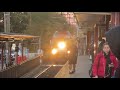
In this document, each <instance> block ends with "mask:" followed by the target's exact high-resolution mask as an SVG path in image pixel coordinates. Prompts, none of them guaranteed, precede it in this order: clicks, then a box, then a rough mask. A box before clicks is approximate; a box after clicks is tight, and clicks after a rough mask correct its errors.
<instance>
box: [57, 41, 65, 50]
mask: <svg viewBox="0 0 120 90" xmlns="http://www.w3.org/2000/svg"><path fill="white" fill-rule="evenodd" d="M58 47H59V48H60V49H64V48H65V47H66V44H65V42H59V43H58Z"/></svg>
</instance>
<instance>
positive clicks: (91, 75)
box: [89, 57, 101, 78]
mask: <svg viewBox="0 0 120 90" xmlns="http://www.w3.org/2000/svg"><path fill="white" fill-rule="evenodd" d="M100 58H101V57H99V61H98V66H97V71H98V68H99V63H100ZM92 66H93V63H92V64H91V67H90V70H89V76H90V77H91V78H92V77H93V73H92Z"/></svg>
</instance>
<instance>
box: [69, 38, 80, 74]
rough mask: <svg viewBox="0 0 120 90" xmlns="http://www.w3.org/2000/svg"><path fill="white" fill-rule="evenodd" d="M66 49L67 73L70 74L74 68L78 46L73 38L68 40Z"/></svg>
mask: <svg viewBox="0 0 120 90" xmlns="http://www.w3.org/2000/svg"><path fill="white" fill-rule="evenodd" d="M68 51H69V56H68V62H69V74H72V73H74V72H75V68H76V64H77V56H78V48H77V45H76V43H75V40H74V39H71V40H70V43H69V47H68Z"/></svg>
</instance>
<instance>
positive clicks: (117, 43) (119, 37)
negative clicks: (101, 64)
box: [105, 26, 120, 60]
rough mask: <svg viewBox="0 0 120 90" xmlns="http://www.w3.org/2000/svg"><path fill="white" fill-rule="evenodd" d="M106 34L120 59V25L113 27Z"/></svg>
mask: <svg viewBox="0 0 120 90" xmlns="http://www.w3.org/2000/svg"><path fill="white" fill-rule="evenodd" d="M105 36H106V41H107V42H108V43H109V46H110V48H111V50H112V52H113V53H114V55H115V56H116V57H117V58H118V59H119V60H120V26H116V27H114V28H111V29H110V30H109V31H108V32H106V33H105Z"/></svg>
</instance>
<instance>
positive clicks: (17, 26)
mask: <svg viewBox="0 0 120 90" xmlns="http://www.w3.org/2000/svg"><path fill="white" fill-rule="evenodd" d="M0 20H4V12H0ZM28 25H29V14H28V13H27V12H11V13H10V31H11V32H12V33H23V32H24V31H25V30H26V29H27V27H28ZM0 32H4V22H2V23H0Z"/></svg>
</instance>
